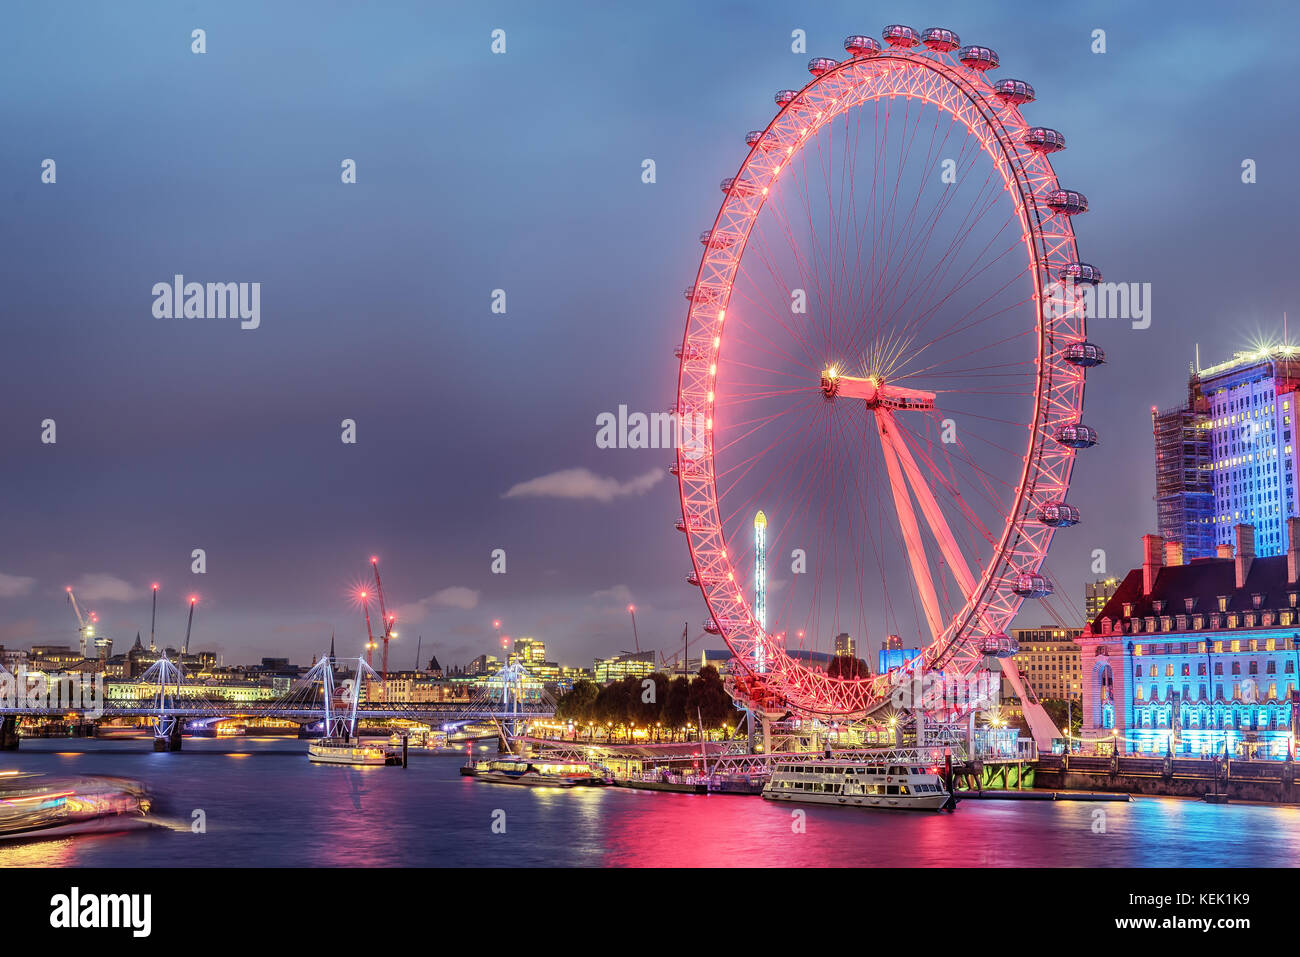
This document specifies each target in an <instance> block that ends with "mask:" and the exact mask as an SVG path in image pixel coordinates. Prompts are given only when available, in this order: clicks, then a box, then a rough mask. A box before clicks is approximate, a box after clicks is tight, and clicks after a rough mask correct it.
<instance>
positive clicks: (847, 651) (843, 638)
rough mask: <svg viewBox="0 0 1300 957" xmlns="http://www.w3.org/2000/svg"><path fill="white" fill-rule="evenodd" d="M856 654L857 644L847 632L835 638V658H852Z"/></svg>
mask: <svg viewBox="0 0 1300 957" xmlns="http://www.w3.org/2000/svg"><path fill="white" fill-rule="evenodd" d="M857 653H858V646H857V642H855V641H854V640H853V636H852V635H850V634H849V633H848V632H847V631H842V632H840V633H839V634H838V635H836V636H835V656H836V657H837V658H853V657H856V656H857Z"/></svg>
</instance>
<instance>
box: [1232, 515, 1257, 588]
mask: <svg viewBox="0 0 1300 957" xmlns="http://www.w3.org/2000/svg"><path fill="white" fill-rule="evenodd" d="M1233 531H1234V532H1236V533H1237V555H1236V559H1237V587H1238V588H1245V587H1246V576H1247V575H1249V574H1250V565H1251V562H1253V561H1254V560H1255V526H1254V525H1238V526H1236V527H1235V528H1234V529H1233Z"/></svg>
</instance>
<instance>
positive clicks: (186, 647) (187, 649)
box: [181, 595, 199, 664]
mask: <svg viewBox="0 0 1300 957" xmlns="http://www.w3.org/2000/svg"><path fill="white" fill-rule="evenodd" d="M198 601H199V596H198V595H191V596H190V620H189V621H187V622H186V623H185V644H184V645H182V646H181V663H182V664H184V662H185V656H186V655H188V654H189V653H190V629H191V628H193V627H194V606H195V605H196V604H198Z"/></svg>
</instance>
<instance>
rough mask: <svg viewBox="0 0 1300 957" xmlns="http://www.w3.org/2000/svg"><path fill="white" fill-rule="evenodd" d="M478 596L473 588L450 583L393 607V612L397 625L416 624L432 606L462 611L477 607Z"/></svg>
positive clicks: (425, 616)
mask: <svg viewBox="0 0 1300 957" xmlns="http://www.w3.org/2000/svg"><path fill="white" fill-rule="evenodd" d="M478 598H479V593H478V592H477V591H475V590H474V589H473V588H466V587H465V586H464V585H451V586H449V587H447V588H443V589H442V590H440V591H436V592H434V593H433V594H432V595H429V596H428V597H427V598H421V599H420V600H419V601H417V602H414V603H412V604H409V605H402V606H400V607H398V608H394V609H393V614H395V615H396V616H397V627H398V628H401V627H402V625H404V624H405V625H416V624H419V623H420V622H422V621H424V620H425V619H426V618H428V617H429V611H430V610H431V609H433V608H459V609H461V610H463V611H469V610H470V609H471V608H477V607H478Z"/></svg>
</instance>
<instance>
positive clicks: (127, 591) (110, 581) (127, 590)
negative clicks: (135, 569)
mask: <svg viewBox="0 0 1300 957" xmlns="http://www.w3.org/2000/svg"><path fill="white" fill-rule="evenodd" d="M72 591H73V593H74V594H75V595H76V596H77V601H78V602H88V601H136V600H137V599H140V598H144V597H145V596H146V595H148V594H149V589H148V588H146V587H144V586H143V585H141V586H139V587H136V586H135V585H132V584H131V583H130V582H129V581H126V580H125V579H123V578H118V577H117V576H116V575H106V574H93V575H82V576H81V577H80V578H79V579H77V580H76V581H75V582H74V583H73V585H72Z"/></svg>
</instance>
